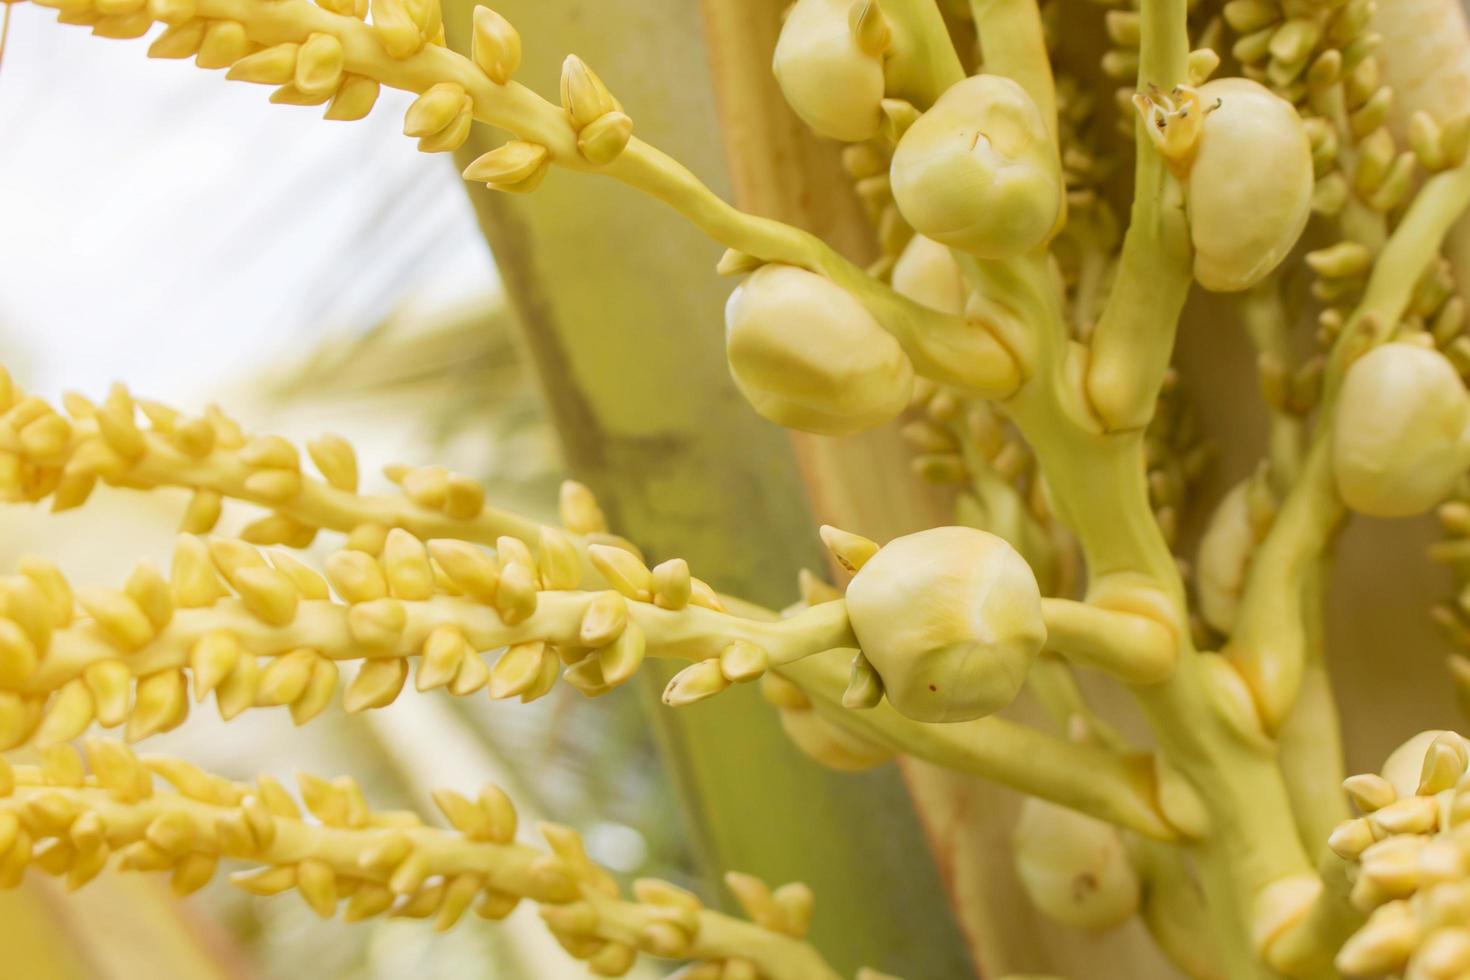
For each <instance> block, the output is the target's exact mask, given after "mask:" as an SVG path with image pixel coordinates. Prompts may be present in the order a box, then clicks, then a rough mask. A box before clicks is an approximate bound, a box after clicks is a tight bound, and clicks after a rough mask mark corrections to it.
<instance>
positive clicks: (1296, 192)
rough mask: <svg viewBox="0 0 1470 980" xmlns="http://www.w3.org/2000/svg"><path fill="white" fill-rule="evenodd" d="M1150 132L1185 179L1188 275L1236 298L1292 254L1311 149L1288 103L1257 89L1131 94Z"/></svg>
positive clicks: (1208, 87) (1241, 84)
mask: <svg viewBox="0 0 1470 980" xmlns="http://www.w3.org/2000/svg"><path fill="white" fill-rule="evenodd" d="M1134 104H1135V105H1136V106H1137V107H1138V110H1139V112H1140V114H1141V115H1142V116H1143V120H1144V125H1145V126H1146V127H1147V130H1148V134H1149V136H1150V138H1151V139H1152V140H1153V142H1154V144H1155V146H1156V147H1157V148H1158V150H1159V152H1160V154H1162V155H1163V157H1164V159H1165V160H1166V161H1167V162H1168V164H1169V166H1170V169H1171V170H1173V172H1174V173H1175V175H1176V176H1178V177H1179V178H1180V179H1181V180H1182V181H1183V182H1184V194H1185V207H1186V209H1187V211H1188V215H1189V237H1190V241H1191V243H1192V244H1193V245H1194V277H1195V279H1197V280H1198V281H1199V283H1200V285H1202V286H1204V287H1205V288H1206V289H1210V290H1214V291H1216V292H1236V291H1239V290H1242V289H1249V288H1250V287H1251V286H1253V285H1255V284H1256V283H1258V282H1260V281H1261V280H1262V279H1264V278H1265V277H1266V276H1267V275H1268V274H1269V273H1270V272H1271V271H1272V270H1273V269H1275V268H1276V266H1278V265H1280V264H1281V260H1282V259H1284V258H1285V257H1286V254H1287V253H1288V252H1290V251H1291V248H1292V246H1293V245H1295V244H1296V241H1297V239H1298V238H1299V237H1301V233H1302V229H1303V228H1305V227H1306V224H1307V218H1308V216H1309V215H1310V214H1311V205H1312V186H1313V176H1312V145H1311V141H1310V140H1309V139H1308V138H1307V130H1306V126H1305V125H1304V124H1303V123H1302V120H1301V117H1300V116H1298V115H1297V112H1296V109H1295V108H1294V107H1293V106H1292V104H1291V103H1290V102H1287V101H1286V100H1285V99H1282V98H1281V97H1279V96H1277V95H1275V94H1274V93H1272V92H1271V91H1270V90H1269V89H1267V88H1266V87H1265V86H1264V85H1261V84H1260V83H1259V82H1254V81H1251V80H1250V79H1247V78H1219V79H1216V80H1214V81H1212V82H1206V83H1205V84H1204V85H1202V86H1200V87H1199V88H1198V89H1193V88H1190V87H1189V86H1180V87H1179V88H1177V89H1175V90H1174V92H1172V93H1169V94H1167V95H1166V94H1164V93H1161V92H1153V93H1150V94H1148V95H1145V94H1143V93H1139V94H1137V95H1135V96H1134Z"/></svg>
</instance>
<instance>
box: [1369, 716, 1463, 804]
mask: <svg viewBox="0 0 1470 980" xmlns="http://www.w3.org/2000/svg"><path fill="white" fill-rule="evenodd" d="M1454 734H1455V733H1454V732H1444V731H1439V730H1430V731H1427V732H1420V733H1419V734H1418V735H1415V736H1414V737H1413V738H1411V739H1409V740H1408V741H1407V742H1405V743H1404V744H1402V745H1400V746H1399V747H1398V748H1396V749H1394V750H1393V752H1392V753H1390V754H1389V756H1388V758H1387V759H1386V760H1384V763H1383V769H1382V770H1381V773H1382V775H1383V778H1384V779H1386V780H1388V781H1389V783H1390V784H1392V786H1393V788H1394V792H1396V793H1397V794H1398V795H1399V797H1400V798H1402V797H1405V796H1413V795H1415V793H1416V792H1417V791H1418V789H1419V781H1420V779H1421V778H1422V777H1423V775H1424V758H1425V756H1426V755H1427V754H1428V752H1429V747H1430V746H1431V745H1433V744H1434V743H1435V741H1436V740H1438V739H1439V738H1440V737H1441V736H1444V735H1450V736H1453V735H1454Z"/></svg>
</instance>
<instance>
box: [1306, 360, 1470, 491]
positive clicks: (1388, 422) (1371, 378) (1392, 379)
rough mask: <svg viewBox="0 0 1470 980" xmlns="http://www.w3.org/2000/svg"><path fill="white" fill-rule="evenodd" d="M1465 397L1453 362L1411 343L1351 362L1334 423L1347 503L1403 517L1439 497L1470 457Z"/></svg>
mask: <svg viewBox="0 0 1470 980" xmlns="http://www.w3.org/2000/svg"><path fill="white" fill-rule="evenodd" d="M1467 431H1470V396H1467V395H1466V393H1465V389H1464V386H1463V385H1462V384H1461V383H1460V377H1459V375H1458V374H1457V373H1456V372H1455V369H1454V367H1453V366H1452V365H1451V364H1450V362H1449V361H1448V360H1447V359H1446V358H1445V357H1444V356H1443V355H1442V354H1440V353H1439V352H1438V351H1434V350H1431V349H1428V348H1425V347H1420V346H1418V345H1416V344H1403V343H1393V344H1384V345H1383V346H1381V347H1378V348H1375V349H1374V350H1371V351H1369V352H1368V353H1367V354H1364V355H1363V356H1362V357H1361V358H1359V359H1358V360H1357V361H1355V362H1354V363H1353V365H1352V366H1351V367H1349V368H1348V371H1347V376H1346V378H1344V380H1343V385H1342V391H1341V394H1340V395H1339V400H1338V407H1337V413H1336V417H1335V418H1334V419H1333V424H1332V466H1333V472H1334V473H1335V474H1336V477H1337V489H1338V492H1339V493H1341V494H1342V498H1343V500H1344V502H1346V503H1347V505H1348V506H1349V507H1351V508H1352V509H1353V510H1355V511H1358V512H1359V513H1363V514H1369V515H1372V516H1374V517H1404V516H1408V515H1410V514H1418V513H1422V512H1424V511H1426V510H1428V509H1429V508H1430V507H1433V506H1434V505H1435V504H1437V503H1439V502H1440V501H1441V500H1443V499H1444V497H1445V495H1446V494H1448V493H1449V492H1450V490H1451V489H1452V488H1453V486H1454V483H1455V481H1456V480H1457V479H1458V478H1459V476H1460V474H1461V473H1463V472H1464V471H1465V467H1466V465H1467V463H1470V454H1467V453H1470V440H1467Z"/></svg>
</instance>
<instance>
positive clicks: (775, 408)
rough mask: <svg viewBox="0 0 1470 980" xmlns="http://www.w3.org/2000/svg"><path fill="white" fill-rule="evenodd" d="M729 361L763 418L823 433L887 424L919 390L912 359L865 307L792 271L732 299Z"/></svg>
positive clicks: (753, 279) (781, 270) (761, 275)
mask: <svg viewBox="0 0 1470 980" xmlns="http://www.w3.org/2000/svg"><path fill="white" fill-rule="evenodd" d="M725 354H726V356H727V358H728V359H729V362H730V373H731V375H733V377H734V379H735V384H736V386H737V387H739V388H740V391H741V393H742V394H743V395H745V397H746V400H748V401H749V402H750V403H751V405H752V406H753V407H754V408H755V410H756V411H757V412H759V413H760V414H761V415H762V416H764V417H765V418H767V419H770V420H771V421H773V422H775V423H777V424H778V425H784V426H787V427H788V428H795V429H802V430H805V431H808V432H817V433H821V434H824V435H847V434H851V433H854V432H860V431H862V430H864V429H868V428H872V427H873V426H875V425H878V424H880V423H882V422H886V421H888V420H889V419H891V418H893V417H894V416H896V415H898V413H899V412H901V411H903V409H904V407H905V406H907V405H908V402H909V396H910V392H911V391H912V388H913V366H912V365H911V364H910V363H909V359H908V357H907V356H905V354H904V352H903V350H902V348H901V347H899V344H898V341H896V340H894V339H893V337H892V335H890V334H889V333H887V332H886V331H885V330H884V329H883V328H882V326H881V325H880V324H879V323H878V321H877V320H875V319H874V318H873V316H872V315H871V314H870V313H868V311H867V310H866V309H865V308H864V307H863V306H862V304H861V303H859V302H858V301H857V300H855V299H853V298H852V296H850V295H849V294H848V293H846V292H845V291H844V290H842V289H841V288H840V287H838V286H837V285H836V284H834V283H832V282H831V281H830V280H827V279H824V278H823V277H821V276H819V275H817V274H815V273H812V272H808V271H806V270H805V269H798V268H796V267H794V266H787V265H774V264H773V265H766V266H762V267H761V268H759V269H757V270H756V271H755V272H754V273H752V274H751V275H750V277H749V278H747V279H746V280H745V282H743V283H742V284H741V285H740V286H739V287H738V288H736V290H735V291H734V292H733V293H731V294H730V300H729V302H728V303H727V304H726V305H725Z"/></svg>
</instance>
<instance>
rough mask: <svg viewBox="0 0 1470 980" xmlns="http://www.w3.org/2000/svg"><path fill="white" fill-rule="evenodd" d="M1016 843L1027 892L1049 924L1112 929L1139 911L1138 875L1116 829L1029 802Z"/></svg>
mask: <svg viewBox="0 0 1470 980" xmlns="http://www.w3.org/2000/svg"><path fill="white" fill-rule="evenodd" d="M1013 843H1014V846H1015V858H1016V874H1017V875H1018V876H1019V877H1020V879H1021V887H1023V888H1024V889H1026V895H1027V896H1028V897H1029V898H1030V899H1031V902H1032V904H1034V905H1035V906H1036V907H1037V908H1038V909H1040V910H1041V911H1042V912H1043V913H1045V914H1046V915H1047V916H1048V917H1049V918H1051V919H1055V920H1056V921H1057V922H1060V923H1062V924H1063V925H1068V926H1072V927H1073V928H1075V929H1110V928H1112V927H1113V926H1116V925H1119V924H1120V923H1122V922H1124V921H1126V920H1127V919H1128V918H1129V917H1130V916H1132V915H1133V913H1134V912H1136V911H1137V910H1138V900H1139V887H1138V874H1137V872H1135V871H1134V870H1133V865H1132V864H1130V863H1129V862H1128V852H1127V850H1126V849H1125V847H1124V844H1123V835H1122V834H1120V833H1118V829H1117V828H1116V827H1114V826H1113V825H1111V824H1108V823H1104V822H1103V821H1101V820H1098V819H1096V818H1095V817H1089V816H1087V815H1086V814H1083V813H1078V812H1077V811H1076V810H1069V809H1067V808H1066V807H1062V806H1057V805H1056V804H1055V803H1048V802H1047V801H1045V800H1038V799H1036V798H1035V797H1029V798H1028V799H1027V800H1026V802H1025V803H1023V804H1022V805H1021V815H1020V818H1019V819H1018V820H1017V821H1016V831H1015V837H1014V841H1013Z"/></svg>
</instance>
